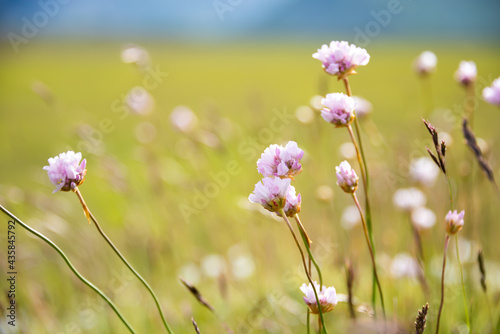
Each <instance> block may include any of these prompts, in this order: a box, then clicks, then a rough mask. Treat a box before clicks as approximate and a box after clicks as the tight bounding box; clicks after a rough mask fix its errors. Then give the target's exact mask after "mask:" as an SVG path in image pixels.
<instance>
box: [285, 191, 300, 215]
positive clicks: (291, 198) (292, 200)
mask: <svg viewBox="0 0 500 334" xmlns="http://www.w3.org/2000/svg"><path fill="white" fill-rule="evenodd" d="M301 202H302V197H301V196H300V194H299V195H296V194H295V187H294V186H290V187H289V188H288V192H287V194H286V204H285V208H284V209H283V210H284V211H285V214H286V215H287V216H288V217H293V216H295V215H296V214H297V213H299V212H300V204H301Z"/></svg>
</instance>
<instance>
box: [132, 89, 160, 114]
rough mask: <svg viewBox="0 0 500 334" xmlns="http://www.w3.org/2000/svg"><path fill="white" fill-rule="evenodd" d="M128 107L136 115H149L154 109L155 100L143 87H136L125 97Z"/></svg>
mask: <svg viewBox="0 0 500 334" xmlns="http://www.w3.org/2000/svg"><path fill="white" fill-rule="evenodd" d="M125 101H126V103H127V106H128V107H129V108H130V110H132V111H133V112H134V113H136V114H142V115H146V114H149V113H150V112H151V111H152V110H153V108H154V104H155V103H154V98H153V97H152V96H151V94H149V93H148V91H147V90H146V89H145V88H144V87H142V86H136V87H134V88H132V89H131V90H130V92H129V93H128V94H127V96H126V97H125Z"/></svg>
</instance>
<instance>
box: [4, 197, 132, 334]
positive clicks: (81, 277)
mask: <svg viewBox="0 0 500 334" xmlns="http://www.w3.org/2000/svg"><path fill="white" fill-rule="evenodd" d="M0 210H1V211H3V212H4V213H5V214H6V215H7V216H9V217H11V218H12V219H14V221H16V222H18V223H19V225H21V226H22V227H24V228H25V229H26V230H27V231H28V232H31V233H33V234H34V235H36V236H37V237H39V238H40V239H42V240H43V241H45V242H46V243H47V244H49V245H50V246H51V247H52V248H54V249H55V251H56V252H57V253H59V255H60V256H61V257H62V258H63V260H64V262H66V264H67V265H68V267H69V269H71V271H72V272H73V273H74V274H75V275H76V277H78V279H79V280H80V281H82V282H83V283H84V284H85V285H87V286H88V287H89V288H91V289H92V290H94V291H95V292H96V293H97V294H98V295H99V296H101V298H102V299H104V301H105V302H106V303H108V305H109V306H110V307H111V308H112V309H113V311H115V313H116V315H117V316H118V317H119V318H120V320H121V321H122V322H123V324H124V325H125V326H126V327H127V329H128V330H129V331H130V332H131V333H135V331H134V329H133V328H132V326H131V325H130V324H129V323H128V322H127V320H125V318H124V317H123V316H122V315H121V313H120V311H118V309H117V308H116V306H115V304H113V302H112V301H111V300H110V299H109V298H108V297H107V296H106V295H105V294H104V292H102V291H101V290H99V288H97V287H96V286H95V285H94V284H92V283H90V282H89V281H88V280H87V279H86V278H85V277H83V276H82V275H81V274H80V273H79V272H78V270H76V268H75V267H74V266H73V264H72V263H71V261H70V260H69V259H68V257H67V256H66V254H64V252H63V251H62V250H61V249H60V248H59V246H57V245H56V244H55V243H54V242H53V241H52V240H50V239H49V238H47V237H46V236H45V235H43V234H42V233H40V232H38V231H37V230H35V229H33V228H31V227H29V226H28V225H26V224H25V223H24V222H22V221H21V220H20V219H19V218H17V217H16V216H14V215H13V214H12V213H10V212H9V211H8V210H7V209H5V208H4V207H3V206H2V205H0Z"/></svg>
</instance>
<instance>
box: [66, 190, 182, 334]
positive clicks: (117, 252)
mask: <svg viewBox="0 0 500 334" xmlns="http://www.w3.org/2000/svg"><path fill="white" fill-rule="evenodd" d="M74 192H75V194H76V195H77V196H78V199H79V200H80V202H81V203H82V205H85V206H86V204H85V201H84V200H83V196H82V194H81V193H80V190H79V189H78V188H75V190H74ZM85 210H86V212H88V214H89V216H90V218H91V219H92V221H93V222H94V224H95V226H96V228H97V230H98V231H99V233H100V234H101V236H102V237H103V238H104V240H106V242H107V243H108V245H109V246H111V248H112V249H113V251H114V252H115V253H116V255H118V257H119V258H120V259H121V260H122V262H123V263H124V264H125V265H126V266H127V268H128V269H130V271H131V272H132V273H133V274H134V275H135V276H136V277H137V278H138V279H139V280H140V281H141V282H142V284H143V285H144V286H145V287H146V289H147V290H148V291H149V293H150V294H151V296H152V297H153V299H154V301H155V304H156V308H157V309H158V312H159V313H160V316H161V319H162V321H163V325H164V326H165V328H166V330H167V332H169V333H170V334H172V333H173V332H172V330H171V329H170V326H169V325H168V323H167V320H166V319H165V316H164V314H163V311H162V309H161V305H160V302H159V301H158V298H157V297H156V294H155V293H154V291H153V289H152V288H151V287H150V286H149V284H148V283H147V282H146V280H145V279H144V278H142V276H141V275H139V273H138V272H137V271H136V270H135V269H134V268H133V267H132V265H131V264H130V263H129V262H128V261H127V260H126V259H125V257H124V256H123V255H122V253H120V251H119V250H118V248H116V246H115V245H114V244H113V242H112V241H111V239H109V238H108V236H107V235H106V234H105V233H104V231H103V230H102V228H101V226H100V225H99V223H98V222H97V220H96V218H95V217H94V215H93V214H92V212H90V210H89V209H88V207H86V208H85V207H84V211H85Z"/></svg>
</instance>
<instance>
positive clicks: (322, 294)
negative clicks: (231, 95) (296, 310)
mask: <svg viewBox="0 0 500 334" xmlns="http://www.w3.org/2000/svg"><path fill="white" fill-rule="evenodd" d="M313 283H314V287H315V288H316V293H317V294H318V300H319V304H320V305H321V312H322V313H326V312H330V311H331V310H333V309H334V308H335V306H336V305H337V302H338V300H337V292H336V291H335V288H334V287H333V286H331V287H328V288H327V287H326V286H324V285H323V287H322V288H321V289H320V286H319V284H318V283H317V282H316V281H314V282H313ZM300 290H301V291H302V292H303V293H304V295H305V296H304V302H305V303H306V305H307V306H308V307H309V309H310V310H311V313H313V314H319V309H318V304H317V302H316V296H315V295H314V290H313V287H312V285H311V283H309V285H306V283H304V284H302V286H301V287H300Z"/></svg>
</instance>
